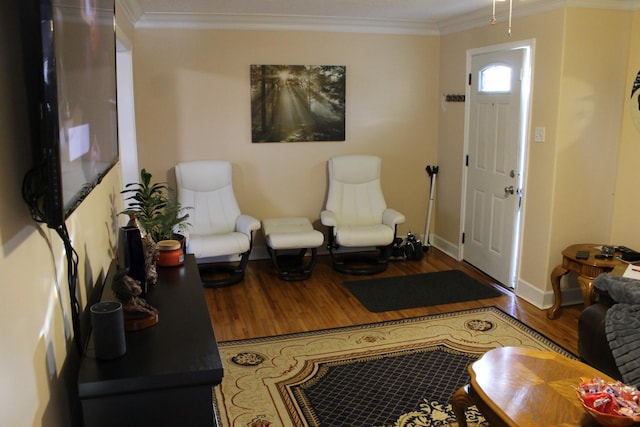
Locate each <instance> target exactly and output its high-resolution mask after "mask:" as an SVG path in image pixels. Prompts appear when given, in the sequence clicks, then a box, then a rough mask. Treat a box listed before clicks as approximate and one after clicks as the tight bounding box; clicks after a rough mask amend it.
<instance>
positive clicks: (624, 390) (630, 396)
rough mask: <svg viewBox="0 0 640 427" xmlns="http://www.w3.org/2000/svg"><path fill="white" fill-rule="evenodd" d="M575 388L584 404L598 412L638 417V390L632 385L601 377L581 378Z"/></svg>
mask: <svg viewBox="0 0 640 427" xmlns="http://www.w3.org/2000/svg"><path fill="white" fill-rule="evenodd" d="M576 390H577V392H578V395H579V396H580V399H581V400H582V402H583V403H584V405H585V406H587V407H588V408H591V409H594V410H595V411H597V412H599V413H602V414H608V415H620V416H626V417H634V418H635V417H640V405H639V404H638V395H639V392H638V390H637V389H636V388H634V387H630V386H627V385H625V384H623V383H621V382H614V383H607V382H606V381H605V380H603V379H602V378H582V382H581V383H580V384H579V385H578V387H577V389H576Z"/></svg>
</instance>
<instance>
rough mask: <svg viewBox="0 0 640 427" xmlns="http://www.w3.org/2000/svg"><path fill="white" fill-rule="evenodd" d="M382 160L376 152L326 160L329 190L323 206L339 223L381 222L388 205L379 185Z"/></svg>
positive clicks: (365, 223)
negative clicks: (368, 154) (327, 163)
mask: <svg viewBox="0 0 640 427" xmlns="http://www.w3.org/2000/svg"><path fill="white" fill-rule="evenodd" d="M380 170H381V160H380V158H379V157H376V156H367V155H349V156H339V157H333V158H331V159H330V160H329V194H328V196H327V204H326V209H327V210H330V211H333V212H334V213H335V215H336V218H337V222H338V224H340V226H342V225H374V224H380V223H382V214H383V212H384V210H385V209H386V208H387V205H386V202H385V200H384V196H383V194H382V187H381V185H380Z"/></svg>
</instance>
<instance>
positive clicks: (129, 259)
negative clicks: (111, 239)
mask: <svg viewBox="0 0 640 427" xmlns="http://www.w3.org/2000/svg"><path fill="white" fill-rule="evenodd" d="M118 267H119V268H121V269H122V268H126V269H127V270H128V273H127V275H128V276H129V277H131V278H132V279H135V280H138V281H140V286H141V287H142V293H143V295H144V294H145V293H146V292H147V279H146V268H145V261H144V248H143V246H142V237H141V236H140V230H139V229H138V227H136V226H129V225H127V226H124V227H120V232H119V234H118Z"/></svg>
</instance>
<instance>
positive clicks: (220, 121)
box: [134, 30, 439, 245]
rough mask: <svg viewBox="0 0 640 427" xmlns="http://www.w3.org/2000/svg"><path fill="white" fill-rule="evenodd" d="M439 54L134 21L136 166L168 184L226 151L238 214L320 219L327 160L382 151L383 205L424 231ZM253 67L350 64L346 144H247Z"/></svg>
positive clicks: (335, 37) (412, 47)
mask: <svg viewBox="0 0 640 427" xmlns="http://www.w3.org/2000/svg"><path fill="white" fill-rule="evenodd" d="M438 57H439V43H438V38H437V37H422V36H399V35H366V34H340V33H317V32H267V31H225V30H219V31H215V30H191V31H189V30H138V31H136V36H135V49H134V74H135V85H134V87H135V98H136V121H137V127H138V146H139V162H140V167H141V168H143V167H144V168H147V169H148V170H149V171H151V173H152V174H153V175H154V177H158V179H160V178H162V179H168V180H169V181H170V182H174V181H175V180H174V176H173V169H172V168H173V166H174V165H175V164H176V163H178V162H182V161H189V160H197V159H226V160H230V161H231V162H232V163H233V165H234V187H235V191H236V196H237V198H238V203H239V204H240V206H241V208H242V210H243V211H244V212H246V213H249V214H251V215H253V216H255V217H256V218H258V219H263V218H268V217H273V216H306V217H308V218H310V219H311V220H312V221H316V220H317V219H318V218H319V214H320V210H321V209H322V208H323V205H324V199H325V192H326V161H327V159H329V158H330V157H331V156H335V155H339V154H347V153H370V154H376V155H379V156H381V157H382V158H383V164H382V174H383V177H382V182H383V190H384V192H385V196H386V199H387V203H388V205H389V206H390V207H393V208H395V209H398V210H400V211H401V212H403V213H404V214H405V215H406V217H407V222H406V223H405V224H404V225H403V226H401V227H400V228H399V230H400V232H401V233H402V234H404V233H406V232H407V231H409V229H411V230H413V231H414V232H419V233H422V232H423V231H424V223H425V220H426V205H427V198H428V175H427V173H426V172H425V166H426V165H427V164H434V163H435V159H436V135H437V131H438V119H437V117H438V106H439V95H438ZM251 64H301V65H306V64H312V65H346V67H347V89H346V102H347V113H346V114H347V128H346V134H347V136H346V141H345V142H312V143H261V144H252V143H251V133H250V132H251V123H250V95H249V66H250V65H251ZM260 244H261V242H259V243H258V245H260Z"/></svg>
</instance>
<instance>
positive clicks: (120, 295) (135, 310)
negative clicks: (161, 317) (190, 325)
mask: <svg viewBox="0 0 640 427" xmlns="http://www.w3.org/2000/svg"><path fill="white" fill-rule="evenodd" d="M127 273H128V270H126V269H123V270H119V271H118V272H117V273H116V274H115V276H114V278H113V282H111V290H112V291H113V294H114V295H115V296H116V298H117V299H118V301H120V302H121V303H122V311H123V314H124V329H125V330H126V331H137V330H140V329H144V328H148V327H150V326H153V325H155V324H156V323H158V310H157V309H156V308H154V307H152V306H151V305H150V304H149V303H147V302H146V301H145V300H144V299H142V298H140V297H139V295H140V294H141V293H142V286H141V285H140V281H139V280H136V279H134V278H132V277H130V276H128V275H127Z"/></svg>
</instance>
